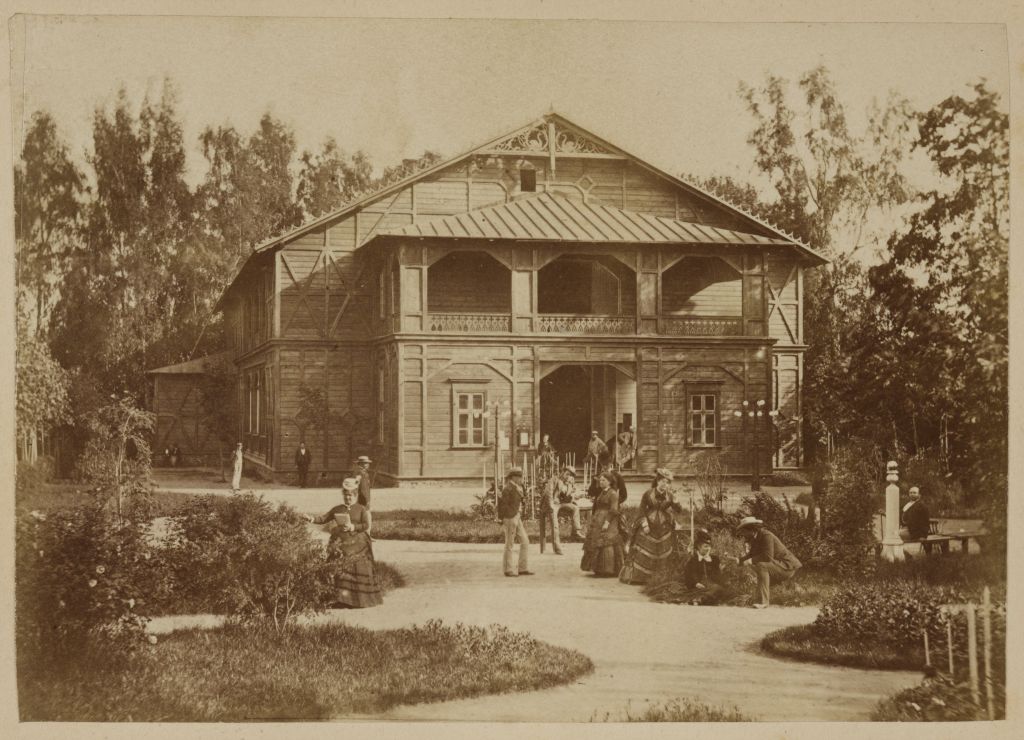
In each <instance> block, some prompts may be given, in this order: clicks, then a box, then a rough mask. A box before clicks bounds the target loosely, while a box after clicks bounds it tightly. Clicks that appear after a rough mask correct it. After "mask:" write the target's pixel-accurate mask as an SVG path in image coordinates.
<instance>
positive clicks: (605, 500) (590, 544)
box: [580, 472, 625, 578]
mask: <svg viewBox="0 0 1024 740" xmlns="http://www.w3.org/2000/svg"><path fill="white" fill-rule="evenodd" d="M597 485H598V494H597V499H596V500H595V501H594V510H593V513H592V514H591V517H590V527H589V529H588V530H587V537H586V539H585V540H584V541H583V560H582V561H581V562H580V568H582V569H583V570H586V571H590V572H592V573H593V574H594V575H596V576H602V577H605V578H609V577H614V576H617V575H618V574H619V571H620V570H621V569H622V562H623V560H624V558H625V556H624V552H623V547H622V522H621V518H620V516H619V492H618V491H617V490H615V489H614V488H612V479H611V476H610V475H609V474H608V473H606V472H605V473H601V474H600V475H598V476H597Z"/></svg>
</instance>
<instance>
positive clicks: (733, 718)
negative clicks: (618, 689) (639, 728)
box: [592, 698, 751, 722]
mask: <svg viewBox="0 0 1024 740" xmlns="http://www.w3.org/2000/svg"><path fill="white" fill-rule="evenodd" d="M594 719H597V720H598V721H603V722H750V721H751V718H750V717H748V716H746V715H745V714H743V713H742V712H740V710H739V707H735V706H734V707H732V708H730V709H725V708H723V707H714V706H711V705H709V704H704V703H703V702H699V701H695V700H693V699H685V698H684V699H670V700H669V701H666V702H664V703H661V704H650V705H648V706H646V707H644V710H643V711H642V712H640V713H638V714H634V713H633V711H632V710H631V709H630V708H629V707H627V708H626V710H625V716H624V717H622V716H619V717H617V716H614V715H612V713H611V712H606V713H605V714H604V716H603V717H599V716H597V715H595V717H594ZM592 721H593V720H592Z"/></svg>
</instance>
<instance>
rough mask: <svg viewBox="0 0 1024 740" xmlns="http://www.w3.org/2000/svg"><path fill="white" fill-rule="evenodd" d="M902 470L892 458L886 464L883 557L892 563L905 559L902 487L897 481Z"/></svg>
mask: <svg viewBox="0 0 1024 740" xmlns="http://www.w3.org/2000/svg"><path fill="white" fill-rule="evenodd" d="M899 479H900V471H899V470H898V469H897V466H896V462H895V461H893V460H890V461H889V463H888V464H887V465H886V466H885V480H886V481H888V483H889V485H887V486H886V487H885V532H884V533H883V534H882V557H883V558H885V559H886V560H888V561H889V562H890V563H891V562H895V561H902V560H903V538H902V537H900V487H899V486H897V485H896V483H897V482H898V481H899Z"/></svg>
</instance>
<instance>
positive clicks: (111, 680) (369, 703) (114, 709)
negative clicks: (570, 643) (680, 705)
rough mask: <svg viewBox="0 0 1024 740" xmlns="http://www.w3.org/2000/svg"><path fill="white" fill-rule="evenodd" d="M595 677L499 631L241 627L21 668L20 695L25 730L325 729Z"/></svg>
mask: <svg viewBox="0 0 1024 740" xmlns="http://www.w3.org/2000/svg"><path fill="white" fill-rule="evenodd" d="M592 670H593V664H592V663H591V662H590V660H589V659H588V658H587V657H586V656H584V655H582V654H581V653H579V652H576V651H574V650H569V649H566V648H561V647H555V646H552V645H548V644H547V643H543V642H540V641H538V640H535V639H533V638H532V637H530V636H528V635H524V634H521V633H516V632H511V631H509V630H508V629H506V628H504V627H497V626H495V627H491V628H487V629H484V628H480V627H467V626H464V625H461V624H455V625H445V624H442V623H440V622H438V621H431V622H427V623H426V624H425V625H421V626H417V627H412V628H409V629H398V630H387V631H370V630H367V629H363V628H359V627H351V626H346V625H341V624H331V625H322V626H315V627H294V628H291V629H289V630H286V631H284V632H280V633H278V632H274V631H272V630H268V629H256V628H251V627H249V628H246V627H239V626H237V625H236V626H225V627H222V628H218V629H213V630H198V629H195V630H182V631H178V632H174V633H172V634H171V635H169V636H166V637H162V638H160V640H159V641H158V642H157V644H155V645H148V646H147V647H146V648H145V650H144V651H143V652H142V653H140V654H138V655H136V656H135V657H134V658H133V659H132V660H131V662H130V663H128V664H127V665H122V664H116V665H114V664H108V663H107V662H105V661H104V659H103V657H102V655H97V656H94V659H93V660H91V661H90V662H88V663H81V662H76V663H69V664H66V665H64V666H63V667H62V669H61V670H60V671H51V672H49V673H40V672H36V671H32V670H22V671H20V672H19V696H20V697H21V705H20V711H21V719H22V720H23V721H190V722H209V721H217V722H232V721H234V722H238V721H248V720H318V719H332V718H341V717H350V716H352V715H367V714H377V713H380V712H384V711H387V710H388V709H390V708H392V707H394V706H397V705H400V704H412V703H419V702H434V701H447V700H451V699H459V698H465V697H472V696H480V695H483V694H493V693H501V692H506V691H527V690H534V689H540V688H546V687H550V686H557V685H562V684H565V683H569V682H570V681H573V680H575V679H577V678H579V677H580V676H583V675H585V674H587V673H589V672H591V671H592ZM512 701H514V699H513V700H512Z"/></svg>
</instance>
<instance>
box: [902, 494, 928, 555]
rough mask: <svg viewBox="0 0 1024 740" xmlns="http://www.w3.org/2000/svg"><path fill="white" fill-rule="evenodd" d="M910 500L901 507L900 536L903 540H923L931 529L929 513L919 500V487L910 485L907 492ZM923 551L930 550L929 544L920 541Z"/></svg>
mask: <svg viewBox="0 0 1024 740" xmlns="http://www.w3.org/2000/svg"><path fill="white" fill-rule="evenodd" d="M907 495H909V496H910V502H909V503H907V505H906V506H904V507H903V511H902V512H901V513H900V524H901V525H902V528H901V529H900V537H901V538H902V539H903V540H904V541H905V542H909V541H914V540H918V541H920V540H924V539H926V538H927V537H928V534H929V531H930V529H931V514H930V513H929V511H928V507H927V506H925V505H924V501H922V500H921V489H920V488H918V487H917V486H911V487H910V491H909V492H908V494H907ZM921 546H922V547H923V548H924V551H925V552H931V545H929V544H927V543H922V545H921Z"/></svg>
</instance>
